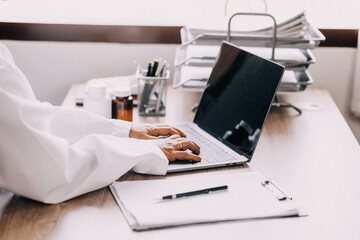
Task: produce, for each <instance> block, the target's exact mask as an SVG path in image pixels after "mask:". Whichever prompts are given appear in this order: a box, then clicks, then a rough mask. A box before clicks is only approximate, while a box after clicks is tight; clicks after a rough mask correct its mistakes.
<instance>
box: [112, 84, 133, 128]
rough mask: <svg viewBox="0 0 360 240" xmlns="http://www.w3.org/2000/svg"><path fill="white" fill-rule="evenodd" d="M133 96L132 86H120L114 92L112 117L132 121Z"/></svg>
mask: <svg viewBox="0 0 360 240" xmlns="http://www.w3.org/2000/svg"><path fill="white" fill-rule="evenodd" d="M132 116H133V98H132V96H131V89H130V88H119V89H116V90H115V91H114V93H113V98H112V118H113V119H121V120H125V121H130V122H131V121H132Z"/></svg>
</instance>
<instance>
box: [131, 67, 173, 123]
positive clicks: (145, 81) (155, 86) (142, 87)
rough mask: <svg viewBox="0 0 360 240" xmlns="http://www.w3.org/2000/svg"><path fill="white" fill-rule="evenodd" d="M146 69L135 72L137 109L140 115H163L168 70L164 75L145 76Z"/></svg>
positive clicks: (164, 111)
mask: <svg viewBox="0 0 360 240" xmlns="http://www.w3.org/2000/svg"><path fill="white" fill-rule="evenodd" d="M146 75H147V70H144V69H143V70H140V71H139V72H138V73H137V79H138V111H139V115H140V116H165V114H166V85H167V84H166V83H167V80H168V79H169V76H170V72H169V71H166V74H165V76H164V77H147V76H146Z"/></svg>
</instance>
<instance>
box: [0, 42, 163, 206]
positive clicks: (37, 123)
mask: <svg viewBox="0 0 360 240" xmlns="http://www.w3.org/2000/svg"><path fill="white" fill-rule="evenodd" d="M130 127H131V123H129V122H125V121H119V120H109V119H105V118H103V117H101V116H99V115H96V114H92V113H90V112H86V111H82V110H76V109H67V108H63V107H57V106H52V105H51V104H49V103H41V102H39V101H38V100H36V97H35V95H34V93H33V91H32V89H31V86H30V84H29V82H28V80H27V79H26V77H25V76H24V74H23V73H22V72H21V71H20V70H19V69H18V68H17V67H16V65H15V64H14V61H13V58H12V56H11V54H10V52H9V50H8V49H7V48H6V47H5V46H4V45H3V44H1V43H0V188H4V189H7V190H9V191H12V192H14V193H17V194H20V195H22V196H25V197H28V198H31V199H35V200H38V201H41V202H45V203H58V202H61V201H65V200H67V199H70V198H73V197H75V196H78V195H81V194H84V193H87V192H90V191H93V190H95V189H99V188H101V187H104V186H107V185H109V184H110V183H112V182H113V181H115V180H116V179H118V178H119V177H120V176H121V175H123V174H124V173H126V172H127V171H129V170H130V169H133V170H134V171H136V172H139V173H146V174H165V173H166V170H167V165H168V160H167V158H166V156H165V155H164V154H163V152H162V151H161V150H160V149H159V148H158V147H157V146H156V145H155V144H154V143H153V142H152V141H148V140H137V139H131V138H129V137H128V136H129V131H130Z"/></svg>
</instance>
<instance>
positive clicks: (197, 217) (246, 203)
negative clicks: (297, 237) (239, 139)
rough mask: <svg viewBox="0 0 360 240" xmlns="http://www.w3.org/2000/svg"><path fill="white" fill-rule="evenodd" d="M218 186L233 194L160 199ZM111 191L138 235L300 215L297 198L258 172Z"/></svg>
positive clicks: (138, 184) (113, 186)
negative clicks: (190, 226) (177, 228)
mask: <svg viewBox="0 0 360 240" xmlns="http://www.w3.org/2000/svg"><path fill="white" fill-rule="evenodd" d="M219 185H228V190H227V191H223V192H219V193H213V194H202V195H197V196H191V197H185V198H180V199H173V200H170V201H160V200H158V199H159V197H161V196H164V195H167V194H174V193H178V192H187V191H192V190H194V189H202V188H209V187H214V186H219ZM109 188H110V190H111V193H112V195H113V196H114V198H115V200H116V202H117V204H118V205H119V207H120V209H121V211H122V213H123V215H124V217H125V218H126V220H127V222H128V224H129V226H130V228H131V229H132V230H134V231H145V230H152V229H162V228H168V227H178V226H186V225H193V224H206V223H216V222H230V221H248V220H255V219H271V218H281V217H295V216H300V215H301V214H300V211H299V208H298V206H297V204H296V203H295V202H294V201H293V199H292V198H291V197H290V196H289V195H288V194H286V193H285V191H284V190H282V189H281V188H279V187H278V185H276V184H275V183H273V182H272V181H270V180H269V179H267V178H266V177H265V176H264V175H263V174H261V173H258V172H250V173H242V174H234V173H231V174H222V175H211V176H208V175H205V176H198V177H196V178H192V177H186V178H184V177H182V178H168V179H163V180H148V181H134V182H114V183H113V184H111V185H110V186H109Z"/></svg>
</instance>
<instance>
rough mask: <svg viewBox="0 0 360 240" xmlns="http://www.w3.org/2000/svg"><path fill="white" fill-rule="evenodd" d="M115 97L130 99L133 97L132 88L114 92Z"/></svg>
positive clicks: (119, 89)
mask: <svg viewBox="0 0 360 240" xmlns="http://www.w3.org/2000/svg"><path fill="white" fill-rule="evenodd" d="M113 95H114V96H115V97H128V96H130V95H131V88H130V87H122V88H117V89H115V90H114V92H113Z"/></svg>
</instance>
